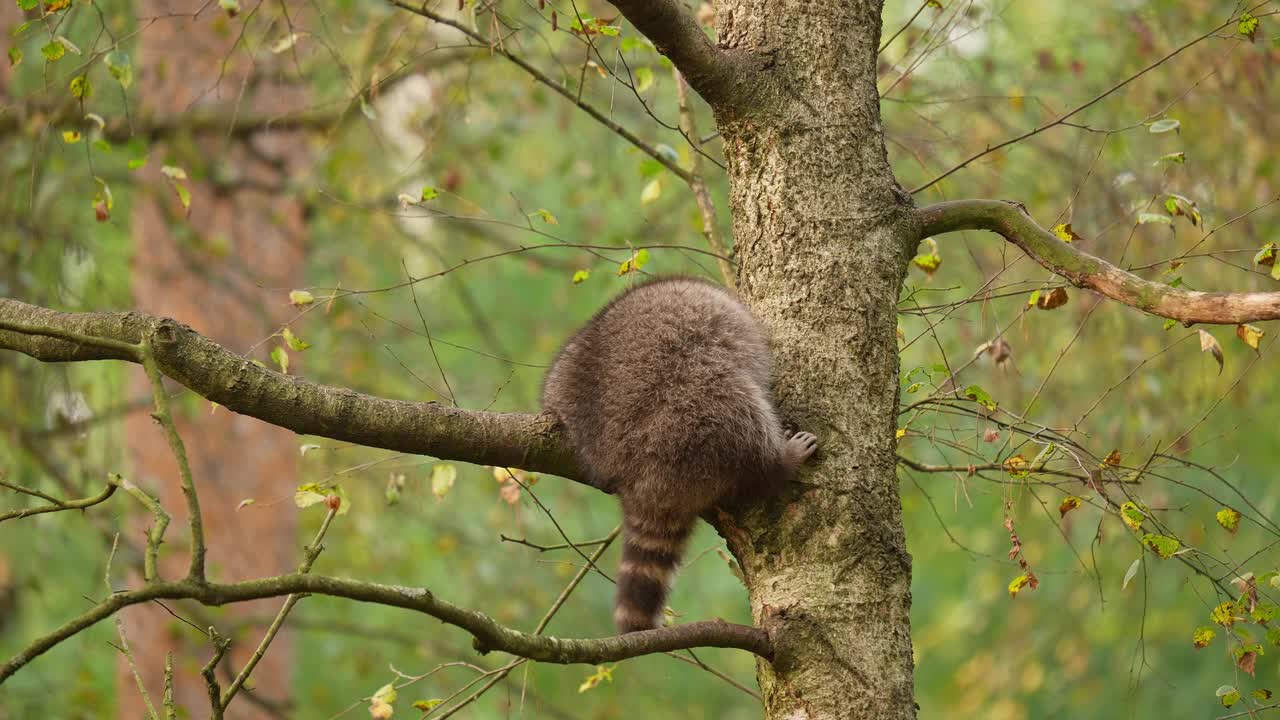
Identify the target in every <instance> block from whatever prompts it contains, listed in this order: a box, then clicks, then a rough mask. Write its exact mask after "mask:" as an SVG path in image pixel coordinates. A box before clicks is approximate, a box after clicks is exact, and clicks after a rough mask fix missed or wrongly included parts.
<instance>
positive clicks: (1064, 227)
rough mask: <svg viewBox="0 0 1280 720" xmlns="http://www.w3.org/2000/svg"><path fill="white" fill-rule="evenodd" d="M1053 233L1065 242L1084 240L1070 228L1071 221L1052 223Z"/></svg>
mask: <svg viewBox="0 0 1280 720" xmlns="http://www.w3.org/2000/svg"><path fill="white" fill-rule="evenodd" d="M1053 234H1054V235H1057V236H1058V239H1059V240H1061V241H1062V242H1065V243H1070V242H1075V241H1077V240H1084V238H1083V237H1080V235H1079V234H1077V233H1076V231H1075V230H1073V229H1071V223H1058V224H1057V225H1054V226H1053Z"/></svg>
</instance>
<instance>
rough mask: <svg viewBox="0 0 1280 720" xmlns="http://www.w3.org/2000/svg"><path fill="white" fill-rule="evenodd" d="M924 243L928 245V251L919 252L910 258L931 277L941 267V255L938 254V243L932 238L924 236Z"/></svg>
mask: <svg viewBox="0 0 1280 720" xmlns="http://www.w3.org/2000/svg"><path fill="white" fill-rule="evenodd" d="M924 244H925V245H927V246H929V251H928V252H924V253H920V254H918V255H916V256H915V257H913V258H911V262H912V263H913V264H914V265H915V266H916V267H918V268H920V269H921V270H923V271H924V273H925V275H928V276H929V277H933V274H934V273H935V272H937V271H938V268H940V267H942V256H941V255H939V254H938V243H937V241H936V240H934V239H933V238H925V239H924Z"/></svg>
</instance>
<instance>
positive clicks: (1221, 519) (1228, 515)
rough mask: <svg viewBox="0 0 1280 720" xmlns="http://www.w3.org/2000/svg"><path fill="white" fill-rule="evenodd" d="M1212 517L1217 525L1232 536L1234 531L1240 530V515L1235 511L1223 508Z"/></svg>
mask: <svg viewBox="0 0 1280 720" xmlns="http://www.w3.org/2000/svg"><path fill="white" fill-rule="evenodd" d="M1214 517H1215V518H1216V519H1217V521H1218V524H1219V525H1221V526H1222V528H1223V529H1224V530H1226V531H1227V532H1229V533H1231V534H1232V535H1234V534H1235V533H1236V530H1239V529H1240V513H1239V511H1237V510H1233V509H1231V508H1229V507H1224V508H1222V509H1221V510H1219V511H1218V513H1217V514H1216V515H1215V516H1214Z"/></svg>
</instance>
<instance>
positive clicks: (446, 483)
mask: <svg viewBox="0 0 1280 720" xmlns="http://www.w3.org/2000/svg"><path fill="white" fill-rule="evenodd" d="M457 478H458V468H457V467H455V466H454V465H451V464H449V463H436V464H435V465H434V466H433V467H432V468H431V492H432V493H433V494H434V495H435V496H436V499H437V500H443V499H444V496H445V495H448V494H449V490H450V489H452V488H453V481H454V480H456V479H457Z"/></svg>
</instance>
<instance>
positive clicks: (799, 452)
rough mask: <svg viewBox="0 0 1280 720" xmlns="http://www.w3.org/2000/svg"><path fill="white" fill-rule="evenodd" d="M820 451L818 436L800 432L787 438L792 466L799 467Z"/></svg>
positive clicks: (788, 453)
mask: <svg viewBox="0 0 1280 720" xmlns="http://www.w3.org/2000/svg"><path fill="white" fill-rule="evenodd" d="M817 449H818V436H817V435H814V434H813V433H808V432H798V433H796V434H794V435H792V436H791V437H789V438H787V457H788V458H789V459H790V460H791V464H792V465H799V464H800V463H803V462H804V461H805V460H808V459H809V457H810V456H812V455H813V453H814V452H815V451H816V450H817Z"/></svg>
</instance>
